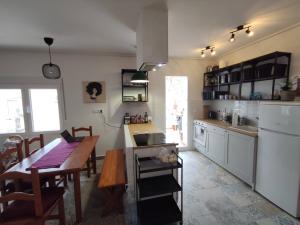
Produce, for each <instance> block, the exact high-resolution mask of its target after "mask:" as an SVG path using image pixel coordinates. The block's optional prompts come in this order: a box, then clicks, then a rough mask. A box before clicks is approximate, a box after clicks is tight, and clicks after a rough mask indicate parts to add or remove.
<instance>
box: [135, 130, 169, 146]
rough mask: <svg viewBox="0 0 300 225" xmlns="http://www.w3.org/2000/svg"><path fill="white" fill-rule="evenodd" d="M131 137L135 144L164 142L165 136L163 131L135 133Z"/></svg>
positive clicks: (143, 144)
mask: <svg viewBox="0 0 300 225" xmlns="http://www.w3.org/2000/svg"><path fill="white" fill-rule="evenodd" d="M133 137H134V140H135V143H136V145H137V146H149V145H160V144H166V136H165V135H164V134H163V133H154V134H136V135H133Z"/></svg>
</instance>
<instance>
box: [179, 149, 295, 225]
mask: <svg viewBox="0 0 300 225" xmlns="http://www.w3.org/2000/svg"><path fill="white" fill-rule="evenodd" d="M181 155H182V157H183V159H184V195H183V196H184V201H183V203H184V224H185V225H246V224H247V225H295V224H300V222H299V221H297V220H295V219H294V218H292V217H291V216H289V215H287V214H286V213H285V212H283V211H282V210H280V209H279V208H277V207H276V206H274V205H273V204H271V203H270V202H269V201H267V200H266V199H264V198H263V197H261V196H260V195H259V194H257V193H255V192H253V191H252V190H251V188H250V187H248V186H247V185H245V184H244V183H243V182H241V181H240V180H239V179H237V178H236V177H234V176H232V175H231V174H229V173H228V172H227V171H225V170H224V169H222V168H221V167H219V166H217V165H216V164H214V163H213V162H211V161H210V160H209V159H207V158H206V157H205V156H203V155H201V154H200V153H198V152H192V151H189V152H183V153H182V154H181Z"/></svg>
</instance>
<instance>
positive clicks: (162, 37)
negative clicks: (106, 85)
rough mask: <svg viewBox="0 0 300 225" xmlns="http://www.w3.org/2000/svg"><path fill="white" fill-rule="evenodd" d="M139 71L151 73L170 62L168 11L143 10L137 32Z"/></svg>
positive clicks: (156, 9) (159, 9)
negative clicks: (157, 67)
mask: <svg viewBox="0 0 300 225" xmlns="http://www.w3.org/2000/svg"><path fill="white" fill-rule="evenodd" d="M136 41H137V54H136V56H137V70H142V71H150V70H152V69H153V68H154V67H156V66H161V65H164V64H166V63H167V62H168V11H167V9H161V8H157V7H156V8H151V7H146V8H143V10H142V12H141V14H140V18H139V22H138V27H137V32H136Z"/></svg>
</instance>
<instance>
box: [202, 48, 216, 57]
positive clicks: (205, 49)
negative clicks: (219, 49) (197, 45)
mask: <svg viewBox="0 0 300 225" xmlns="http://www.w3.org/2000/svg"><path fill="white" fill-rule="evenodd" d="M208 50H210V54H211V55H215V54H216V50H215V47H213V46H206V47H205V48H203V49H202V50H201V57H202V58H204V57H205V56H206V54H205V51H208Z"/></svg>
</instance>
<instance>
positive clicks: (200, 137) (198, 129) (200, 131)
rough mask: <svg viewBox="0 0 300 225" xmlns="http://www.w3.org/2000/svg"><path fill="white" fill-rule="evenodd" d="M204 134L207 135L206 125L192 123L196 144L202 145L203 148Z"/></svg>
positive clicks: (204, 143)
mask: <svg viewBox="0 0 300 225" xmlns="http://www.w3.org/2000/svg"><path fill="white" fill-rule="evenodd" d="M206 136H207V130H206V127H204V126H201V125H199V124H195V125H194V141H197V142H198V144H200V145H202V146H203V147H204V148H205V147H206Z"/></svg>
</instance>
